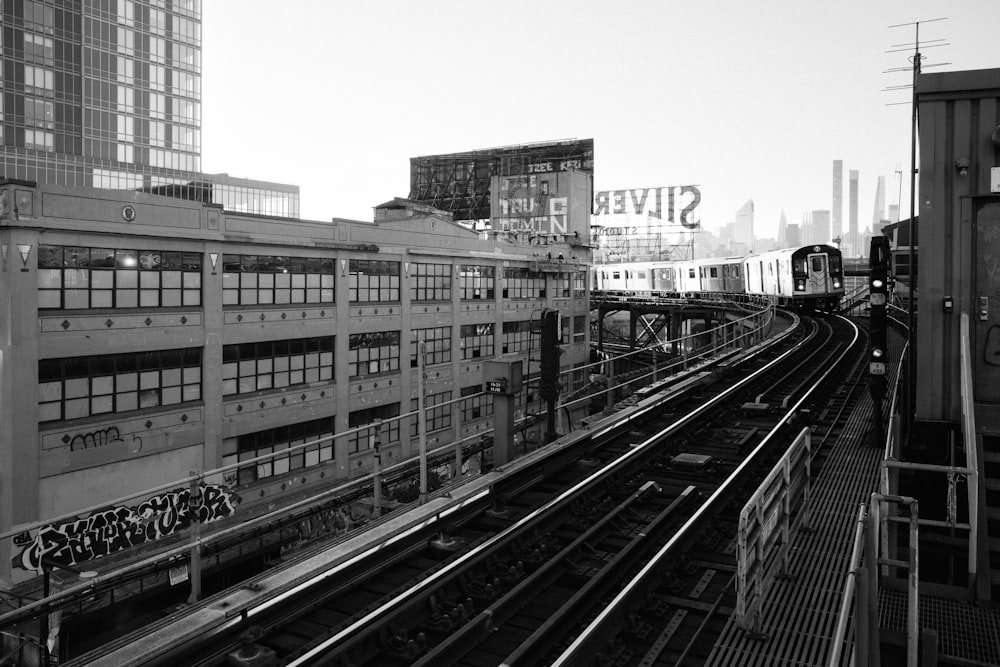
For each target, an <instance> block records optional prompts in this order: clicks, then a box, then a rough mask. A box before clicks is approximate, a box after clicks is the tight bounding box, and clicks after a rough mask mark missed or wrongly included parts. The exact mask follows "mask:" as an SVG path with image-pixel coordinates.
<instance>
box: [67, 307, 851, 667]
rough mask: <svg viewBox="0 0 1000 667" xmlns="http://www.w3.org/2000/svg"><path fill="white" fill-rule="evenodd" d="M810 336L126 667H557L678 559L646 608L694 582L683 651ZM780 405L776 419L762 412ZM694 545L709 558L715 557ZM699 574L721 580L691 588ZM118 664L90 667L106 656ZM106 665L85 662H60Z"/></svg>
mask: <svg viewBox="0 0 1000 667" xmlns="http://www.w3.org/2000/svg"><path fill="white" fill-rule="evenodd" d="M805 322H807V323H808V328H809V331H806V328H807V327H805V326H804V327H802V328H801V333H799V334H797V335H796V337H795V338H796V340H795V344H794V349H793V350H791V351H788V352H785V353H784V354H783V355H781V356H777V354H776V353H768V355H765V354H761V355H757V357H756V358H755V360H754V361H755V362H756V363H757V364H758V365H760V366H762V367H763V370H760V371H757V372H755V373H753V374H751V375H749V376H747V377H744V378H737V377H736V376H735V374H734V375H733V377H731V378H729V380H728V382H723V380H721V379H719V376H718V375H715V376H712V377H711V378H705V383H704V384H695V385H694V389H693V390H692V391H690V392H688V393H685V394H684V395H682V396H679V397H674V398H673V399H672V400H671V401H669V402H666V403H664V404H663V405H659V406H658V407H657V408H656V409H653V410H649V411H648V416H647V417H646V418H645V420H644V421H641V422H640V421H639V420H635V421H633V422H630V423H629V424H628V427H627V430H625V431H624V433H617V432H616V431H615V430H614V429H595V433H594V434H593V436H592V437H591V438H590V439H588V440H586V441H583V442H582V444H581V446H580V449H579V450H578V451H577V452H575V453H574V454H573V455H567V456H564V457H562V463H561V464H560V465H559V466H552V470H550V471H547V473H546V474H545V475H537V474H536V475H534V476H532V477H531V478H530V479H529V480H519V481H512V482H511V483H510V484H508V485H506V488H507V490H506V491H505V493H504V494H503V496H501V497H496V496H494V497H491V498H489V499H485V500H483V502H481V503H472V504H470V505H469V506H468V507H467V508H466V509H465V510H464V511H462V512H456V513H455V514H453V515H452V516H450V517H449V519H448V522H447V523H446V524H435V525H431V526H428V527H427V529H426V530H424V531H421V532H419V533H415V534H414V535H413V536H412V539H411V540H409V541H400V542H397V543H394V544H392V545H391V547H387V548H385V549H382V550H380V551H381V553H380V554H379V555H380V558H379V559H378V560H374V559H365V560H364V561H361V562H357V563H354V564H352V565H351V566H350V567H345V568H342V569H340V570H338V571H337V573H336V576H327V577H323V578H322V583H321V584H318V585H315V586H309V587H306V588H304V589H302V590H300V591H298V592H297V593H296V594H295V595H291V594H289V595H282V596H279V598H280V599H277V600H276V599H275V598H270V599H269V600H268V602H267V603H266V605H260V606H258V607H255V608H253V613H252V614H251V613H248V612H247V611H246V610H244V613H242V615H241V616H237V617H236V618H241V619H242V620H241V621H240V622H231V623H227V624H225V626H224V627H218V628H206V629H205V632H204V633H202V634H201V635H200V636H197V637H195V638H193V639H192V638H187V639H185V641H183V642H177V643H175V644H172V645H170V646H169V647H164V650H162V651H159V652H158V653H157V655H155V656H152V655H151V656H148V660H144V661H143V662H134V663H131V664H180V663H181V662H182V663H183V664H192V665H195V664H199V665H214V664H225V661H226V660H227V656H229V655H232V654H233V653H234V652H237V651H262V652H264V653H266V654H270V655H273V656H274V658H275V660H278V661H280V663H281V664H355V665H361V664H426V665H438V664H500V663H501V662H503V661H504V660H507V659H508V658H509V659H510V660H513V662H511V663H510V664H537V661H538V660H539V656H545V655H548V656H558V655H559V652H560V651H561V650H563V649H564V648H565V647H566V646H567V645H568V644H569V640H568V638H569V637H573V636H575V635H577V634H578V633H579V631H580V628H581V626H585V625H586V624H587V623H588V622H589V621H590V620H591V619H592V618H593V617H594V616H595V615H596V611H595V609H599V608H600V607H601V605H603V603H604V602H606V601H607V600H608V599H609V598H610V597H613V596H614V595H615V594H616V592H619V591H620V590H621V589H622V585H623V584H622V582H623V577H624V580H625V581H628V580H629V579H628V578H629V577H630V576H633V575H635V574H636V573H638V572H641V571H642V570H643V569H644V568H646V567H648V563H649V562H651V559H653V558H655V557H656V554H659V553H662V552H663V550H664V549H667V548H668V547H669V549H670V550H671V554H673V555H675V556H676V555H677V554H680V550H683V551H684V554H683V555H681V556H678V558H679V560H678V563H680V565H678V566H676V568H680V569H676V568H673V569H671V574H670V575H669V576H667V577H666V580H665V582H666V583H665V585H666V586H667V589H666V590H667V593H666V594H665V595H663V594H659V593H655V592H654V593H652V594H651V596H650V597H649V600H648V601H647V602H648V603H649V604H652V603H653V602H656V603H657V605H662V603H664V601H665V602H667V603H669V602H670V600H672V599H673V597H676V596H677V595H680V594H681V592H680V590H679V587H681V586H683V585H684V582H688V581H690V580H692V578H694V579H695V580H696V588H697V589H698V591H697V595H696V596H695V597H694V598H691V595H690V592H688V593H687V594H686V595H687V598H686V599H691V600H694V603H692V604H693V606H694V607H695V608H694V609H678V611H683V612H684V613H683V614H682V615H681V616H678V615H677V613H674V614H672V615H670V619H669V621H668V623H673V625H674V626H675V627H674V629H673V631H672V632H670V635H671V638H673V637H674V636H676V637H677V639H678V640H683V638H684V637H685V636H687V635H689V634H691V632H692V631H691V629H690V626H691V624H692V622H697V623H698V624H699V625H703V626H704V628H703V629H702V630H701V631H700V632H701V633H704V632H710V631H711V625H710V623H711V619H712V617H713V614H712V613H709V612H710V611H712V610H714V612H715V614H714V615H721V616H722V617H723V621H724V616H725V614H724V613H723V612H726V610H727V609H728V607H730V606H731V603H729V602H727V601H726V598H725V595H726V591H727V590H729V589H731V586H729V585H728V583H729V580H730V579H731V574H732V572H733V571H734V570H735V567H734V566H731V565H728V564H727V561H726V558H727V557H729V558H731V559H732V558H733V557H732V555H731V554H728V555H727V553H726V552H727V550H728V549H729V547H730V546H731V545H730V543H731V542H734V541H735V534H736V531H735V516H736V514H737V513H738V511H737V512H732V513H728V512H726V511H721V516H723V517H725V516H727V515H728V516H731V517H733V519H732V520H728V519H722V520H720V519H715V520H714V521H715V523H714V525H713V526H712V527H711V528H709V529H706V528H705V525H704V524H705V522H706V521H710V519H709V518H708V517H709V516H713V517H714V516H718V515H720V510H721V509H726V508H729V507H730V505H731V504H732V503H733V502H738V501H737V500H734V499H736V498H738V497H740V495H741V494H742V495H744V496H745V495H748V494H749V493H750V491H752V487H753V480H752V477H753V474H757V475H758V476H762V475H763V473H764V471H766V469H767V468H768V467H769V465H770V463H769V462H771V461H773V460H774V459H776V458H777V457H778V456H779V455H780V453H781V452H782V451H783V450H784V447H783V446H781V444H780V442H781V440H780V438H778V437H777V435H776V434H778V433H782V432H784V431H791V430H792V428H791V424H792V422H794V421H795V419H796V418H795V417H794V416H790V415H789V414H788V412H787V410H788V408H787V406H788V405H789V404H794V405H795V407H794V408H793V410H794V411H796V412H801V410H802V408H803V406H802V405H801V399H800V398H796V397H797V396H800V395H804V394H805V392H807V391H809V389H810V388H811V387H813V386H815V384H816V379H815V377H814V376H815V372H814V371H810V372H804V371H802V370H801V367H803V366H805V367H806V368H810V369H816V368H822V367H825V366H826V365H827V364H829V363H831V362H830V360H829V359H826V358H824V359H819V358H817V357H816V356H815V354H814V351H815V350H817V349H821V350H826V352H827V354H826V356H827V357H831V356H838V355H840V353H841V351H842V350H843V349H846V347H847V344H846V343H838V342H836V339H837V338H838V337H840V338H843V337H844V336H845V335H846V334H844V333H837V332H836V331H835V330H834V329H835V328H837V327H840V326H841V325H842V321H840V320H834V319H832V318H831V320H829V321H825V322H824V321H816V320H807V321H805ZM834 322H836V323H837V327H834V326H831V325H832V324H833V323H834ZM811 353H812V354H811ZM770 355H775V356H773V358H771V356H770ZM797 369H799V370H797ZM709 380H711V381H709ZM827 381H830V380H829V378H827ZM764 400H767V401H770V402H769V403H764V402H763V401H764ZM779 403H784V404H785V405H786V408H785V410H780V409H777V408H776V407H774V406H776V405H778V404H779ZM611 434H615V435H614V437H610V436H611ZM765 434H770V435H769V436H767V437H766V438H765ZM765 439H766V440H769V442H767V443H766V444H767V446H766V447H765V446H763V444H765ZM751 458H752V459H753V461H752V465H747V462H748V461H751ZM751 469H752V471H754V473H753V474H751ZM720 485H724V486H725V488H726V492H725V493H724V494H723V493H720V489H721V488H722V486H720ZM722 496H726V498H725V499H724V500H725V502H724V503H723V502H720V498H722ZM730 496H731V498H730ZM706 503H711V504H712V506H713V508H714V510H713V511H712V512H710V511H708V510H707V509H706ZM696 518H697V520H695V519H696ZM678 536H681V538H679V537H678ZM727 536H728V537H727ZM679 543H683V549H681V547H679V546H677V545H678V544H679ZM704 545H711V549H716V550H719V549H721V551H722V553H723V557H721V558H720V557H719V556H718V554H715V552H714V551H712V552H711V553H710V550H708V551H706V550H705V548H704ZM702 552H704V553H702ZM713 554H714V555H713ZM705 564H709V565H715V566H716V567H707V568H706V569H705V572H704V574H701V575H700V576H697V577H695V574H697V572H698V571H699V570H698V569H697V568H699V567H703V566H704V565H705ZM254 585H255V584H254V583H253V582H251V583H250V584H249V586H248V588H249V589H250V590H251V591H252V589H253V587H254ZM658 586H659V584H658ZM300 588H301V587H300ZM674 589H677V590H674ZM671 590H673V591H674V592H672V593H671V592H670V591H671ZM675 594H676V595H675ZM702 599H704V600H709V601H710V602H701V601H700V600H702ZM212 602H213V601H212V600H210V601H206V604H211V603H212ZM215 602H216V603H218V600H215ZM595 605H597V606H596V607H595ZM699 614H702V615H703V620H701V621H698V618H699ZM636 618H638V616H636V615H635V613H632V614H631V615H629V616H627V617H626V620H627V621H629V622H628V623H627V624H625V627H627V628H630V629H629V630H628V631H629V632H635V633H638V634H641V635H643V636H648V635H649V633H650V632H651V631H647V630H645V629H644V624H641V623H640V624H638V625H637V624H636V623H633V622H632V620H634V619H636ZM630 619H632V620H630ZM632 626H635V627H632ZM664 632H665V630H661V631H660V632H659V633H658V636H660V637H661V638H662V637H663V636H664ZM248 633H249V634H248ZM691 636H692V637H694V636H697V635H696V634H692V635H691ZM123 641H124V642H125V643H126V644H127V642H128V638H125V640H123ZM614 641H617V640H613V641H611V642H610V644H609V645H612V646H613V645H614ZM241 642H242V643H244V644H245V646H244V647H243V648H242V649H241V648H240V644H241ZM675 643H676V642H675ZM689 643H690V642H689ZM692 646H693V644H692ZM113 649H114V647H109V650H108V651H103V652H101V654H102V655H104V656H113V655H115V654H114V653H113ZM606 649H607V646H606V645H602V647H601V650H606ZM663 650H664V651H666V652H667V654H669V655H674V656H680V655H683V652H684V651H685V650H688V651H689V650H690V649H683V648H682V649H679V650H678V649H676V648H674V647H673V645H671V644H670V642H667V644H665V645H664V649H663ZM101 659H102V658H101V655H98V654H97V653H95V654H88V655H87V656H83V657H81V658H80V659H78V660H74V661H72V662H71V663H67V664H86V663H88V662H91V661H94V662H98V661H99V660H101ZM103 659H105V660H114V658H112V657H106V658H103ZM553 659H556V658H555V657H553ZM105 664H114V663H113V662H106V663H105ZM567 664H571V663H567ZM636 664H638V663H636Z"/></svg>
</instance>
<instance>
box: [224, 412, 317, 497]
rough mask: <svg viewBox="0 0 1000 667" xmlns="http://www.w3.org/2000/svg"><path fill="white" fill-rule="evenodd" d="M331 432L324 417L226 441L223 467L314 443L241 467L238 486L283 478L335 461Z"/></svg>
mask: <svg viewBox="0 0 1000 667" xmlns="http://www.w3.org/2000/svg"><path fill="white" fill-rule="evenodd" d="M333 428H334V426H333V417H324V418H322V419H314V420H311V421H307V422H296V423H293V424H288V425H287V426H279V427H278V428H272V429H268V430H266V431H258V432H256V433H247V434H245V435H241V436H238V437H236V438H226V439H225V440H224V441H223V442H222V465H223V466H228V465H232V464H234V463H238V462H241V461H249V460H251V459H255V458H257V457H258V456H264V455H266V454H273V453H274V452H280V451H282V450H285V449H288V448H289V447H294V446H296V445H300V444H305V443H307V442H314V444H312V445H310V446H307V447H302V448H301V449H299V450H297V451H295V452H292V453H290V454H285V455H284V456H276V457H274V458H272V459H268V460H267V461H262V462H260V463H256V464H252V465H248V466H242V467H240V468H239V469H238V478H237V484H238V485H240V486H245V485H247V484H251V483H253V482H256V481H257V480H260V479H266V478H268V477H273V476H275V475H283V474H285V473H288V472H291V471H293V470H299V469H301V468H311V467H315V466H318V465H320V464H321V463H326V462H327V461H332V460H333V459H334V448H333ZM320 441H321V442H320Z"/></svg>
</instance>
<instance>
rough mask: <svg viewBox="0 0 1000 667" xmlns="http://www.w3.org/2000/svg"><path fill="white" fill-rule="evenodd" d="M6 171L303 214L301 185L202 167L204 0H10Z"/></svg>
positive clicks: (2, 125)
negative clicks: (202, 35) (239, 175)
mask: <svg viewBox="0 0 1000 667" xmlns="http://www.w3.org/2000/svg"><path fill="white" fill-rule="evenodd" d="M2 19H3V27H4V38H3V62H4V71H3V82H4V86H3V103H2V106H0V146H2V151H0V153H2V156H3V157H2V169H3V172H2V175H3V177H6V178H9V179H19V180H24V181H33V182H36V183H42V184H52V185H65V186H75V187H95V188H109V189H116V190H145V191H147V192H155V193H158V194H169V195H171V196H175V197H182V198H188V199H197V200H199V201H206V202H214V203H217V204H222V205H223V206H224V207H225V209H226V210H227V211H234V212H236V211H238V212H244V213H257V214H263V215H271V216H282V217H291V218H297V217H298V216H299V188H298V186H292V185H283V184H279V183H269V182H265V181H256V180H251V179H246V178H233V177H230V176H229V175H227V174H203V173H201V0H176V1H174V2H166V3H165V2H162V0H161V1H157V0H118V1H117V2H108V1H105V2H54V1H53V0H16V1H15V0H5V1H4V2H3V17H2Z"/></svg>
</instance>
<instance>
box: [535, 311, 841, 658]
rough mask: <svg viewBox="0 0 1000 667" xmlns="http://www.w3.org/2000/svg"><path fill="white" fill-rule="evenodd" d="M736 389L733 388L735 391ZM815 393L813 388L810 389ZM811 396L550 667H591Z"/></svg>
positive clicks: (800, 402) (793, 409) (782, 421)
mask: <svg viewBox="0 0 1000 667" xmlns="http://www.w3.org/2000/svg"><path fill="white" fill-rule="evenodd" d="M859 335H860V334H859V333H858V330H857V328H856V327H855V329H854V339H853V340H852V342H851V343H850V344H848V345H847V346H846V348H845V349H844V350H842V351H841V353H840V356H839V357H838V359H837V360H836V361H834V362H833V363H832V364H831V365H830V368H829V369H827V371H826V373H824V374H823V376H822V377H821V378H819V380H818V381H817V382H816V385H815V386H817V387H818V386H820V385H821V384H822V383H823V382H824V381H825V380H826V379H827V377H828V376H829V375H830V374H831V373H833V369H834V367H836V365H837V364H839V363H841V362H842V361H843V359H844V358H845V357H846V356H847V355H848V354H849V352H850V349H851V348H853V347H854V345H855V344H857V341H858V337H859ZM739 386H740V385H737V387H739ZM814 390H815V388H814ZM811 395H812V391H810V392H809V393H807V394H806V395H805V396H802V397H801V398H800V399H799V400H798V401H797V402H796V403H795V404H794V405H792V406H791V407H790V408H788V409H787V412H786V413H785V416H784V417H782V418H781V419H780V420H779V421H778V422H777V423H776V424H775V426H774V427H773V428H772V429H771V431H770V432H768V433H767V434H766V435H765V436H764V437H763V438H762V439H761V441H760V442H759V443H758V444H757V445H756V446H755V447H754V449H753V450H752V451H750V452H749V453H747V455H746V456H745V457H744V458H743V460H742V461H741V462H740V463H739V464H738V465H737V466H736V467H735V468H734V469H733V470H732V472H730V474H729V476H728V477H726V479H725V480H724V481H723V482H722V483H721V484H720V485H719V486H718V487H717V488H716V489H715V490H714V491H713V492H712V494H711V495H710V496H709V497H708V498H707V499H706V500H705V501H704V502H703V503H702V505H701V506H700V507H699V508H698V510H697V511H696V512H695V513H694V514H693V515H692V516H691V517H690V518H689V519H688V520H687V521H686V522H685V523H684V524H683V525H682V526H681V527H680V528H679V529H678V530H677V532H676V533H675V534H674V535H673V537H671V538H670V540H669V541H668V542H667V543H666V544H665V545H664V546H663V547H662V548H661V549H660V550H659V551H658V552H657V553H656V555H655V556H654V557H653V559H652V560H650V561H649V563H647V564H646V565H645V566H644V567H643V568H642V569H641V570H640V571H639V572H637V573H636V574H635V575H634V576H633V577H632V578H631V580H630V581H629V582H628V583H627V584H626V585H625V587H624V588H623V589H622V590H621V591H620V592H619V593H618V594H617V595H616V596H615V597H614V598H613V599H612V600H611V601H609V602H608V603H607V604H605V605H604V607H603V609H602V610H601V611H600V613H598V615H597V616H596V617H595V618H594V619H593V620H592V621H591V622H590V624H589V625H588V626H587V627H586V628H584V629H583V630H582V631H581V632H580V633H579V634H578V635H577V637H576V638H575V639H574V640H573V641H572V642H571V643H570V645H569V646H567V647H566V648H565V649H563V652H562V653H561V654H560V655H559V656H558V657H557V658H556V659H555V660H554V661H553V662H552V663H551V664H552V665H553V667H569V666H570V665H580V664H593V663H594V656H595V655H596V653H597V647H598V646H601V645H602V644H603V643H604V642H605V641H607V640H608V639H609V638H610V637H611V636H613V635H615V634H616V633H617V628H616V625H617V624H618V623H619V621H620V620H621V618H622V617H623V615H624V614H625V613H626V612H625V611H623V610H625V609H627V608H630V607H631V606H632V603H634V602H636V601H638V600H641V599H642V597H643V596H644V595H645V591H646V590H647V588H648V583H649V581H650V580H651V577H653V576H654V575H655V573H656V572H657V571H659V570H660V569H661V568H662V567H663V564H664V563H666V562H668V559H669V558H670V557H673V556H674V554H675V552H676V549H677V548H678V545H679V544H680V543H681V542H682V541H683V540H685V539H687V538H688V536H689V531H693V530H694V529H695V528H694V527H695V526H697V525H698V524H699V522H701V521H703V520H704V518H705V517H706V516H707V515H709V514H710V513H711V512H714V511H717V509H718V507H719V506H720V504H721V499H723V498H726V497H728V494H729V493H730V492H731V491H732V490H733V489H734V488H735V487H737V486H738V485H739V484H740V483H741V482H742V481H743V473H744V471H745V470H746V469H748V468H749V467H751V466H752V465H755V464H756V463H757V460H758V458H759V457H760V455H761V452H763V451H766V450H767V449H768V447H769V446H770V445H771V444H772V442H773V440H774V438H775V437H777V434H778V432H779V431H780V430H781V429H782V428H783V427H784V426H785V425H786V424H788V423H790V422H791V421H792V420H793V419H794V418H795V416H796V415H797V414H798V412H799V410H800V409H801V407H802V406H803V404H805V402H806V401H807V400H809V398H810V397H811Z"/></svg>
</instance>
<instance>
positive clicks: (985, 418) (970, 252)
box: [915, 69, 1000, 431]
mask: <svg viewBox="0 0 1000 667" xmlns="http://www.w3.org/2000/svg"><path fill="white" fill-rule="evenodd" d="M917 95H918V101H919V125H920V135H919V139H920V143H919V146H920V148H919V150H920V155H919V169H920V171H919V176H920V183H919V201H918V214H919V221H920V222H919V224H920V249H919V255H918V257H919V263H918V271H919V277H918V290H919V297H918V306H917V310H918V325H917V353H916V358H915V359H916V368H917V391H916V418H917V419H918V420H929V421H939V420H944V421H952V422H957V421H959V420H960V418H961V395H960V391H959V386H960V385H959V377H960V375H959V374H960V356H959V342H960V335H959V331H960V328H959V322H960V315H961V313H962V312H966V313H968V314H969V318H970V324H971V334H970V348H971V351H972V359H973V364H974V378H975V379H976V382H975V384H976V394H977V402H979V403H981V404H982V405H981V406H980V409H979V410H977V412H979V413H980V426H981V427H982V429H983V430H997V431H1000V195H996V194H993V195H991V194H990V168H991V167H996V166H1000V146H998V143H997V141H998V137H1000V131H998V125H1000V69H990V70H974V71H965V72H948V73H939V74H924V75H921V77H920V79H919V81H918V84H917ZM994 274H995V278H996V281H995V285H994V280H993V278H994ZM945 297H951V298H952V299H953V301H954V308H953V309H951V310H950V311H948V310H945V307H944V302H945ZM981 299H985V301H981ZM983 311H985V313H986V314H985V316H984V317H985V319H981V317H980V313H981V312H983ZM994 327H995V329H994ZM994 337H996V340H995V342H994V340H993V339H994ZM994 345H995V346H996V348H997V349H996V350H995V351H994V350H993V349H992V348H993V346H994Z"/></svg>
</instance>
